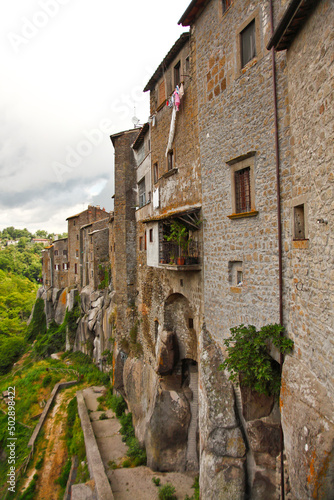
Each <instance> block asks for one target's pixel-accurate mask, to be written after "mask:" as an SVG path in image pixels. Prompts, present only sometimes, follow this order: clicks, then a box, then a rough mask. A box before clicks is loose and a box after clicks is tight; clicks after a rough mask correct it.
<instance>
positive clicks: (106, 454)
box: [82, 386, 196, 500]
mask: <svg viewBox="0 0 334 500" xmlns="http://www.w3.org/2000/svg"><path fill="white" fill-rule="evenodd" d="M104 391H105V388H104V387H96V386H94V387H89V388H87V389H84V390H83V397H84V400H85V403H86V406H87V409H88V411H89V417H90V420H91V424H92V428H93V431H94V434H95V439H96V443H97V446H98V449H99V452H100V455H101V459H102V462H103V465H104V468H105V472H106V475H107V477H108V479H109V481H110V484H111V490H112V493H113V497H114V500H133V499H136V500H157V499H158V492H159V489H158V488H157V486H155V484H154V483H153V481H152V478H153V477H155V478H160V484H161V485H164V484H166V483H167V482H169V483H172V484H173V486H175V489H176V496H177V499H178V500H183V499H184V498H185V497H186V495H187V494H188V495H189V497H191V496H192V495H193V493H194V490H193V489H192V485H193V483H194V477H195V475H196V474H194V473H179V472H169V473H161V472H153V471H152V470H151V469H150V468H149V467H146V466H140V467H135V468H123V467H122V463H123V460H124V459H125V458H126V453H127V446H126V445H125V444H124V443H123V441H122V436H121V434H120V432H119V431H120V428H121V425H120V423H119V421H118V419H117V418H116V416H115V414H114V412H113V411H112V410H107V411H97V408H98V405H99V402H98V401H97V398H98V397H99V396H102V395H103V393H104ZM102 413H105V414H106V416H107V417H108V418H107V419H105V420H99V418H100V415H102ZM115 466H116V467H117V468H116V469H115V468H114V467H115ZM82 498H85V497H82ZM87 500H88V498H87Z"/></svg>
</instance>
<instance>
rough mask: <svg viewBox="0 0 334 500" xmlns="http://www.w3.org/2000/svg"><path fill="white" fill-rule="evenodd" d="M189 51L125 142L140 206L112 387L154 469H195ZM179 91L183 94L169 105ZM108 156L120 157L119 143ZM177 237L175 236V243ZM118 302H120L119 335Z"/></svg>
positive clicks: (184, 45)
mask: <svg viewBox="0 0 334 500" xmlns="http://www.w3.org/2000/svg"><path fill="white" fill-rule="evenodd" d="M191 53H192V47H191V45H190V43H189V34H187V33H185V34H183V35H181V37H180V38H179V40H177V42H176V43H175V44H174V46H173V47H172V48H171V50H170V51H169V53H168V54H167V56H166V57H165V58H164V60H163V61H162V63H161V64H160V65H159V67H158V68H157V70H156V71H155V73H154V74H153V76H152V77H151V79H150V81H149V82H148V84H147V85H146V87H145V91H150V114H151V116H150V122H149V124H145V125H144V126H143V128H142V129H141V131H137V137H136V138H135V140H133V141H132V151H133V152H134V159H135V160H136V163H135V169H134V173H135V175H136V177H134V181H135V183H136V184H135V189H132V188H131V185H130V184H129V186H128V188H127V189H129V190H130V189H132V191H135V192H137V200H134V203H133V205H135V206H136V207H137V210H135V211H134V212H133V216H135V221H136V225H137V240H136V244H135V246H134V249H135V250H136V251H137V253H136V255H135V258H136V266H137V268H136V274H137V276H136V288H135V291H136V293H135V295H134V299H135V300H134V302H133V309H132V310H131V308H130V310H129V311H130V312H131V314H132V324H131V322H130V324H131V328H130V329H128V330H127V332H128V335H127V336H126V338H125V339H124V341H123V342H122V344H121V346H120V347H121V350H122V352H123V359H126V361H125V363H124V367H123V365H120V364H117V363H116V379H118V374H120V373H121V376H119V378H120V379H121V380H122V382H121V384H120V385H123V387H122V390H123V392H124V394H125V396H126V399H127V401H128V404H129V408H130V410H131V411H132V414H133V419H134V425H135V428H136V435H137V437H138V438H139V440H140V441H141V442H142V443H143V444H145V447H146V452H147V456H148V464H149V465H150V466H151V467H153V468H154V469H155V470H198V453H197V447H198V398H197V395H198V361H199V359H198V351H197V345H198V335H199V332H200V329H201V324H202V290H201V283H202V280H201V257H202V253H201V235H202V228H201V212H200V211H201V177H200V163H199V151H198V147H197V143H198V139H197V122H196V117H197V103H196V102H197V101H196V98H195V85H194V82H195V78H194V75H193V74H192V70H191V67H190V57H191ZM176 89H178V90H179V92H180V94H178V96H177V97H176V96H174V99H175V101H174V103H173V102H172V105H171V106H168V105H167V101H168V102H169V101H171V97H172V95H173V93H174V92H175V90H176ZM178 98H180V102H178ZM115 151H116V156H117V143H116V145H115ZM121 154H123V155H125V154H126V153H125V152H124V151H121ZM128 154H129V153H128ZM117 176H118V173H117V162H115V179H116V180H115V192H116V194H115V230H116V235H117V239H116V292H117V286H119V285H118V284H117V283H118V281H119V274H118V272H117V259H118V258H119V255H118V251H119V250H118V238H119V232H118V231H117V225H116V220H117V216H118V210H119V209H118V204H117V203H116V200H117V196H121V194H120V193H119V192H118V184H117ZM177 230H181V231H182V234H181V239H180V240H179V241H177V238H176V237H175V235H176V233H177ZM173 235H174V238H173ZM128 248H129V247H128ZM177 259H179V260H178V261H177ZM118 304H119V298H118V294H117V328H118V325H119V305H118ZM130 324H129V326H130ZM138 355H139V356H140V357H139V358H138ZM117 367H119V368H118V370H117ZM117 371H118V374H117ZM120 385H119V387H118V388H120ZM162 415H163V417H162Z"/></svg>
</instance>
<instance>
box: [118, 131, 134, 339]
mask: <svg viewBox="0 0 334 500" xmlns="http://www.w3.org/2000/svg"><path fill="white" fill-rule="evenodd" d="M138 133H139V131H138V130H137V129H132V130H128V131H125V132H121V133H119V134H115V135H113V136H111V140H112V143H113V146H114V148H115V212H114V234H115V291H116V294H117V334H118V336H119V338H121V337H122V336H125V335H127V334H128V332H129V330H130V328H131V326H132V325H133V315H132V310H133V308H134V304H135V291H136V222H135V206H136V185H137V181H136V170H135V167H136V164H135V159H134V153H133V150H132V148H131V145H132V143H133V142H134V140H135V138H136V137H137V135H138Z"/></svg>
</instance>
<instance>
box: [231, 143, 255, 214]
mask: <svg viewBox="0 0 334 500" xmlns="http://www.w3.org/2000/svg"><path fill="white" fill-rule="evenodd" d="M254 162H255V151H250V152H248V153H246V154H245V155H242V156H239V157H238V158H234V159H233V160H229V161H228V162H227V164H228V165H230V166H231V197H232V214H231V215H228V217H229V218H230V219H237V218H240V217H252V216H255V215H257V214H258V212H257V210H256V209H255V180H254V179H255V176H254Z"/></svg>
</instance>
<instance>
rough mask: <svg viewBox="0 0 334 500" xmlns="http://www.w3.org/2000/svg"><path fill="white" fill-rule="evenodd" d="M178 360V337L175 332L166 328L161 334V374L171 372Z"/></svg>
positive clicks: (159, 361) (159, 359) (159, 368)
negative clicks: (167, 330)
mask: <svg viewBox="0 0 334 500" xmlns="http://www.w3.org/2000/svg"><path fill="white" fill-rule="evenodd" d="M177 360H178V348H177V337H176V335H175V333H174V332H166V331H165V330H164V331H163V332H162V333H161V335H160V336H159V344H158V352H157V372H158V373H159V374H160V375H167V374H169V373H171V372H172V370H173V368H174V366H175V364H176V362H177Z"/></svg>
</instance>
